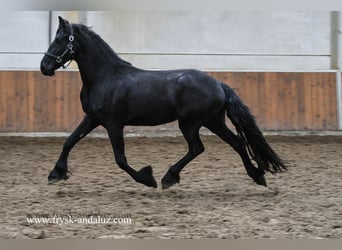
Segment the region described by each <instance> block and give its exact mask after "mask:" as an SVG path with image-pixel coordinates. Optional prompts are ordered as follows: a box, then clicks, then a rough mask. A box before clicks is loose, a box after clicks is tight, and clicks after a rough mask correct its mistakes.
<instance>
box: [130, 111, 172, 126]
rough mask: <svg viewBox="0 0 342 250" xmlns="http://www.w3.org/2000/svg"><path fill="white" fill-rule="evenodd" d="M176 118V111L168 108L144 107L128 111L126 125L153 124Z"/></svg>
mask: <svg viewBox="0 0 342 250" xmlns="http://www.w3.org/2000/svg"><path fill="white" fill-rule="evenodd" d="M174 120H176V112H175V111H174V110H173V109H169V108H165V107H164V108H163V107H159V108H151V107H150V108H148V107H147V108H144V107H140V108H138V109H137V110H134V111H132V110H131V112H130V115H129V117H128V120H127V124H126V125H132V126H155V125H160V124H164V123H168V122H172V121H174Z"/></svg>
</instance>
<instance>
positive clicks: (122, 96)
mask: <svg viewBox="0 0 342 250" xmlns="http://www.w3.org/2000/svg"><path fill="white" fill-rule="evenodd" d="M71 60H75V61H76V62H77V64H78V67H79V71H80V74H81V78H82V81H83V87H82V91H81V103H82V108H83V111H84V112H85V114H86V115H85V117H84V119H83V121H82V122H81V123H80V124H79V126H78V127H77V128H76V130H75V131H74V132H73V133H72V134H71V135H70V136H69V137H68V138H67V140H66V141H65V143H64V146H63V150H62V152H61V155H60V157H59V159H58V161H57V163H56V165H55V167H54V169H53V170H52V171H51V173H50V174H49V176H48V181H49V183H50V184H51V183H54V182H56V181H58V180H63V179H64V180H66V179H68V175H67V173H68V166H67V159H68V155H69V152H70V150H71V149H72V148H73V146H74V145H75V144H76V143H77V142H78V141H79V140H81V139H82V138H84V137H85V136H86V135H87V134H88V133H89V132H90V131H92V130H93V129H94V128H96V127H97V126H99V125H101V126H103V127H104V128H105V129H106V130H107V132H108V135H109V138H110V141H111V144H112V147H113V150H114V154H115V160H116V162H117V164H118V165H119V166H120V168H121V169H123V170H124V171H126V172H127V173H128V174H129V175H130V176H131V177H132V178H133V179H134V180H135V181H137V182H140V183H142V184H145V185H146V186H150V187H157V183H156V181H155V179H154V177H153V175H152V168H151V166H147V167H144V168H142V169H141V170H140V171H136V170H134V169H133V168H131V167H130V166H129V165H128V163H127V160H126V157H125V149H124V138H123V129H124V126H125V125H148V126H153V125H158V124H163V123H167V122H171V121H174V120H178V123H179V128H180V130H181V132H182V134H183V136H184V138H185V140H186V141H187V143H188V147H189V151H188V153H187V154H186V155H185V156H184V157H183V158H182V159H180V160H179V161H178V162H177V163H176V164H174V165H173V166H171V167H170V169H169V170H168V171H167V173H166V174H165V176H164V177H163V178H162V181H161V183H162V187H163V188H169V187H170V186H172V185H174V184H176V183H179V181H180V176H179V174H180V172H181V170H182V169H183V168H184V167H185V165H186V164H187V163H189V162H190V161H191V160H193V159H194V158H195V157H196V156H197V155H199V154H201V153H202V152H203V151H204V146H203V144H202V142H201V139H200V136H199V129H200V128H201V127H202V126H204V127H206V128H208V129H209V130H210V131H212V132H213V133H215V134H216V135H218V136H219V137H220V138H221V139H222V140H224V141H225V142H226V143H228V144H229V145H230V146H232V147H233V149H234V150H235V151H236V152H237V153H238V154H239V155H240V157H241V159H242V161H243V164H244V166H245V168H246V170H247V174H248V175H249V176H250V177H251V178H252V179H253V180H254V181H255V182H256V183H257V184H259V185H264V186H266V181H265V178H264V174H265V171H269V172H272V173H276V172H281V171H282V170H286V168H287V167H286V164H285V163H284V161H283V160H282V159H281V158H280V157H279V156H278V155H277V154H276V153H275V152H274V151H273V150H272V148H271V147H270V146H269V144H268V143H267V142H266V141H265V138H264V137H263V135H262V133H261V131H260V130H259V128H258V127H257V125H256V123H255V120H254V117H253V116H252V115H251V113H250V111H249V109H248V107H247V106H245V105H244V104H243V103H242V101H241V99H240V98H239V97H238V96H237V95H236V94H235V93H234V91H233V90H232V89H231V88H230V87H228V86H227V85H226V84H222V83H221V82H219V81H217V80H216V79H214V78H212V77H210V76H208V75H207V74H205V73H203V72H201V71H197V70H170V71H147V70H142V69H138V68H136V67H134V66H132V65H131V64H130V63H128V62H126V61H124V60H122V59H120V58H119V57H118V55H117V54H116V53H115V52H114V51H113V50H112V49H111V48H110V46H109V45H108V44H107V43H106V42H104V41H103V40H102V39H101V38H100V36H99V35H97V34H95V33H94V32H93V31H92V30H90V29H89V28H88V27H86V26H84V25H81V24H71V23H69V22H68V21H67V20H64V19H63V18H61V17H59V27H58V30H57V33H56V37H55V40H54V41H53V42H52V44H51V45H50V47H49V49H48V51H47V52H46V53H45V55H44V57H43V59H42V61H41V72H42V73H43V74H44V75H49V76H52V75H53V74H54V72H55V70H57V69H58V68H60V67H65V66H64V65H65V63H67V62H68V61H71ZM225 114H227V116H228V117H229V118H230V120H231V121H232V123H233V124H234V126H235V127H236V131H237V135H235V134H234V133H233V132H232V131H231V130H229V128H228V127H227V126H226V124H225ZM250 158H251V159H252V160H254V161H255V162H256V163H257V165H258V167H255V166H254V165H253V163H252V161H251V159H250ZM213 167H214V166H213Z"/></svg>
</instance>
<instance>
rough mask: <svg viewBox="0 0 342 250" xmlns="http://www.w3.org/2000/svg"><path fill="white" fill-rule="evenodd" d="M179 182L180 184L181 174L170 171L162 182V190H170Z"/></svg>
mask: <svg viewBox="0 0 342 250" xmlns="http://www.w3.org/2000/svg"><path fill="white" fill-rule="evenodd" d="M179 182H180V176H179V174H173V173H171V172H169V171H168V172H167V173H166V175H165V176H164V177H163V179H162V181H161V183H162V189H168V188H169V187H171V186H173V185H174V184H176V183H179Z"/></svg>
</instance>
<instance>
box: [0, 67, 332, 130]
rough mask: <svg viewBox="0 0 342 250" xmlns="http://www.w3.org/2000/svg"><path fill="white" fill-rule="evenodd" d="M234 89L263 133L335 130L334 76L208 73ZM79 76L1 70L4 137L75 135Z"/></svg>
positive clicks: (0, 123) (0, 124)
mask: <svg viewBox="0 0 342 250" xmlns="http://www.w3.org/2000/svg"><path fill="white" fill-rule="evenodd" d="M209 74H210V75H212V76H214V77H216V78H217V79H219V80H221V81H222V82H225V83H228V84H229V85H230V86H232V87H233V88H234V89H235V90H236V91H237V93H238V94H239V95H240V97H241V98H242V99H243V101H244V102H245V104H247V105H248V106H249V107H250V109H251V111H252V113H253V114H254V115H255V116H256V120H257V123H258V124H259V126H260V127H261V128H262V129H263V130H336V129H337V128H338V126H337V108H336V106H337V104H336V82H335V73H329V72H328V73H324V72H323V73H322V72H316V73H315V72H313V73H291V72H289V73H284V72H282V73H279V72H209ZM80 89H81V79H80V77H79V73H78V72H70V71H64V72H63V71H59V72H57V73H56V75H55V76H54V77H46V76H43V75H41V73H40V72H39V71H0V132H46V131H51V132H56V131H72V130H73V129H74V128H75V127H76V125H77V124H78V122H79V121H80V120H81V119H82V117H83V112H82V109H81V105H80V101H79V92H80Z"/></svg>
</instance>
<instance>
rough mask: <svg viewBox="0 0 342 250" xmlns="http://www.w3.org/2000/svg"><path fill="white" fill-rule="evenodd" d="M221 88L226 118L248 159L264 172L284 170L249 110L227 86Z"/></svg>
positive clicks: (280, 160)
mask: <svg viewBox="0 0 342 250" xmlns="http://www.w3.org/2000/svg"><path fill="white" fill-rule="evenodd" d="M222 88H223V90H224V92H225V105H226V110H227V116H228V118H229V119H230V120H231V121H232V123H233V125H234V126H235V127H236V132H237V134H238V136H239V137H240V138H241V139H242V140H243V142H244V143H245V146H246V148H247V151H248V154H249V155H250V157H251V158H252V159H253V160H254V161H255V162H256V163H257V164H258V167H259V168H262V169H263V170H265V171H269V172H271V173H277V172H282V171H284V170H286V169H287V166H286V164H285V162H284V161H283V160H282V159H281V158H280V157H279V156H278V155H277V153H276V152H274V150H273V149H272V148H271V146H270V145H269V144H268V143H267V142H266V140H265V138H264V136H263V134H262V133H261V131H260V129H259V128H258V126H257V124H256V122H255V119H254V116H253V115H252V114H251V113H250V111H249V108H248V107H247V106H246V105H245V104H244V103H243V102H242V100H241V99H240V98H239V96H238V95H237V94H236V93H235V92H234V90H233V89H231V88H230V87H229V86H227V85H226V84H222Z"/></svg>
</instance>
